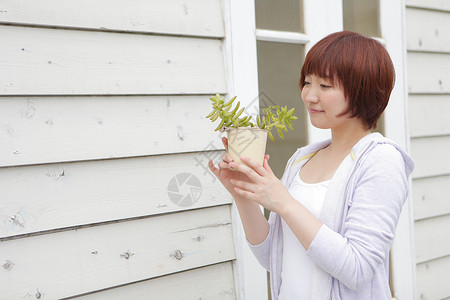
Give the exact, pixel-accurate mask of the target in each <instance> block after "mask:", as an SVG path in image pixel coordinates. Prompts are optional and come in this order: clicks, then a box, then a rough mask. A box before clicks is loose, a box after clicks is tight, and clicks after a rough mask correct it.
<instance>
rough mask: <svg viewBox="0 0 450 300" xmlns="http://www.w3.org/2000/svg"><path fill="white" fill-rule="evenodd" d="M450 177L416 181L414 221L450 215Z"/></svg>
mask: <svg viewBox="0 0 450 300" xmlns="http://www.w3.org/2000/svg"><path fill="white" fill-rule="evenodd" d="M449 186H450V175H445V176H437V177H425V178H416V179H414V184H413V197H414V219H415V220H421V219H425V218H432V217H437V216H442V215H446V214H450V201H449V200H448V197H449V196H448V187H449Z"/></svg>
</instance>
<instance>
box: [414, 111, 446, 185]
mask: <svg viewBox="0 0 450 300" xmlns="http://www.w3.org/2000/svg"><path fill="white" fill-rule="evenodd" d="M412 122H414V120H412ZM449 149H450V135H448V136H436V137H426V138H414V139H412V140H411V154H412V156H413V158H414V160H415V163H416V165H415V168H414V177H415V178H421V177H427V176H442V175H447V174H450V159H448V154H449Z"/></svg>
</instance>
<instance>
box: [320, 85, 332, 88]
mask: <svg viewBox="0 0 450 300" xmlns="http://www.w3.org/2000/svg"><path fill="white" fill-rule="evenodd" d="M320 87H322V88H330V87H331V85H327V84H321V85H320Z"/></svg>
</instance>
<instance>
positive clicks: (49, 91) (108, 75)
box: [0, 26, 226, 95]
mask: <svg viewBox="0 0 450 300" xmlns="http://www.w3.org/2000/svg"><path fill="white" fill-rule="evenodd" d="M0 36H1V37H2V38H1V39H0V65H1V66H2V72H1V73H0V95H111V94H114V95H124V94H125V95H136V94H139V95H142V94H189V93H194V94H202V93H206V94H214V93H216V92H219V93H224V92H225V91H226V83H225V69H224V60H223V53H222V42H221V41H220V40H213V39H200V38H182V37H168V36H148V35H141V34H122V33H106V32H89V31H79V30H56V29H46V28H29V27H15V26H0Z"/></svg>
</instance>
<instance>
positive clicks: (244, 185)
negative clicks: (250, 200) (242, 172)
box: [230, 179, 256, 193]
mask: <svg viewBox="0 0 450 300" xmlns="http://www.w3.org/2000/svg"><path fill="white" fill-rule="evenodd" d="M230 182H231V183H232V184H233V185H234V186H237V187H239V188H241V189H242V190H245V191H249V192H252V193H254V192H255V191H256V186H255V184H254V183H250V182H247V181H242V180H236V179H231V180H230Z"/></svg>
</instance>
